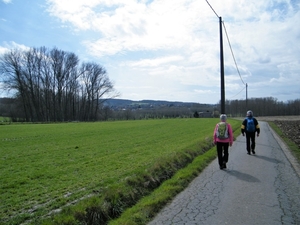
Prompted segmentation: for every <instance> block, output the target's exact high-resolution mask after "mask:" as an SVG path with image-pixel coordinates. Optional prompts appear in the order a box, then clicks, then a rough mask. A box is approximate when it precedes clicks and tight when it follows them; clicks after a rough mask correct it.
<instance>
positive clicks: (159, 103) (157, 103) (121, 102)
mask: <svg viewBox="0 0 300 225" xmlns="http://www.w3.org/2000/svg"><path fill="white" fill-rule="evenodd" d="M103 104H104V105H105V106H110V107H116V106H118V107H128V106H139V105H140V106H146V105H148V106H152V107H155V108H156V107H166V106H167V107H172V106H174V107H193V106H195V105H198V106H199V105H202V106H206V107H207V106H211V107H213V106H214V105H210V104H200V103H196V102H179V101H163V100H140V101H134V100H128V99H106V100H105V102H104V103H103Z"/></svg>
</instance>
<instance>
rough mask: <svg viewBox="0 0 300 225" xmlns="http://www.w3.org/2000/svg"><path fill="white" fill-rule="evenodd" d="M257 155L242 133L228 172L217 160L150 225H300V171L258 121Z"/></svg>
mask: <svg viewBox="0 0 300 225" xmlns="http://www.w3.org/2000/svg"><path fill="white" fill-rule="evenodd" d="M259 123H260V127H261V135H260V136H259V137H258V138H256V154H255V155H248V154H247V152H246V138H245V137H243V136H242V135H240V136H239V137H237V139H236V141H235V142H234V144H233V146H232V147H231V148H230V150H229V161H228V164H227V169H226V170H220V169H219V166H218V162H217V160H214V161H213V162H212V163H211V164H210V165H209V166H208V167H207V168H206V169H205V170H204V171H203V172H202V173H201V174H200V175H199V176H198V177H197V178H196V179H195V180H194V181H193V182H192V183H191V184H190V185H189V186H188V187H187V188H186V189H185V190H184V191H183V192H181V193H180V194H179V195H177V196H176V197H175V199H174V200H173V201H172V202H170V204H168V205H167V206H166V207H165V208H163V209H162V210H161V211H160V213H159V214H158V215H157V216H156V217H155V218H154V219H153V220H152V221H151V222H150V223H149V224H148V225H193V224H197V225H199V224H209V225H217V224H229V225H237V224H242V225H247V224H251V225H252V224H262V225H268V224H270V225H277V224H298V225H300V173H299V164H297V163H296V162H295V160H293V158H292V157H291V156H290V154H288V153H286V151H287V149H286V147H285V146H284V144H283V143H281V142H280V140H279V138H278V136H277V135H276V134H275V133H274V132H273V131H272V130H271V128H270V127H269V126H268V124H267V123H266V122H262V121H259Z"/></svg>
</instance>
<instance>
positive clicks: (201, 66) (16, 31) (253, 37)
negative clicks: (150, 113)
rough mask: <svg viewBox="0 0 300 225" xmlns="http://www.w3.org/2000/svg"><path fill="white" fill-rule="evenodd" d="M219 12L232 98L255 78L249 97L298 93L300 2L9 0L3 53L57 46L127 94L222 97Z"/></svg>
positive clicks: (2, 3)
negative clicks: (90, 65)
mask: <svg viewBox="0 0 300 225" xmlns="http://www.w3.org/2000/svg"><path fill="white" fill-rule="evenodd" d="M208 3H209V4H208ZM210 6H211V7H210ZM219 17H222V20H223V25H224V26H223V44H224V64H225V97H226V99H228V100H235V99H245V98H246V84H248V89H247V90H248V98H256V97H258V98H260V97H273V98H275V99H277V100H278V101H284V102H285V101H288V100H295V99H299V98H300V25H299V21H300V1H299V0H264V1H257V0H226V1H220V0H209V1H206V0H126V1H125V0H34V1H32V0H0V32H1V35H0V54H2V53H4V52H5V51H6V50H10V49H14V48H26V47H41V46H46V47H47V48H49V49H51V48H53V47H57V48H58V49H60V50H64V51H69V52H73V53H75V54H76V55H78V56H79V58H80V60H81V61H88V62H96V63H98V64H100V65H102V66H103V67H104V68H105V69H106V70H107V72H108V76H109V78H110V79H111V80H112V81H113V82H114V86H115V89H116V90H117V91H118V92H120V94H121V96H120V97H119V98H122V99H131V100H143V99H152V100H168V101H184V102H199V103H211V104H214V103H218V102H219V100H220V95H221V94H220V37H219ZM225 31H226V32H225ZM226 33H227V35H228V39H229V42H228V39H227V35H226ZM230 46H231V49H232V51H231V49H230ZM232 52H233V54H232ZM233 56H234V57H233ZM234 59H235V60H234ZM235 62H236V63H235ZM5 94H6V93H3V92H1V90H0V95H1V96H4V95H5Z"/></svg>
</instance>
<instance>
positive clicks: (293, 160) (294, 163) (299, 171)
mask: <svg viewBox="0 0 300 225" xmlns="http://www.w3.org/2000/svg"><path fill="white" fill-rule="evenodd" d="M266 124H267V125H268V127H269V130H270V131H271V133H272V135H273V137H274V138H275V139H276V141H277V143H278V144H279V145H280V147H281V149H282V151H283V152H284V154H285V156H286V157H287V159H288V160H289V162H290V163H291V165H292V167H293V168H294V170H295V172H296V173H297V174H298V177H300V165H299V163H298V161H297V159H296V158H295V157H294V156H293V154H292V153H291V150H290V149H289V147H288V146H287V144H286V143H285V142H284V140H283V139H282V138H281V137H280V136H279V135H278V134H277V133H276V132H275V131H274V130H273V129H272V128H271V126H270V125H269V123H266Z"/></svg>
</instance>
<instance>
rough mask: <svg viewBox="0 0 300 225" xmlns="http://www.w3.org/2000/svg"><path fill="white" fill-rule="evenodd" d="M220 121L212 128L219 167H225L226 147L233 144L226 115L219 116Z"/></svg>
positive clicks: (226, 159)
mask: <svg viewBox="0 0 300 225" xmlns="http://www.w3.org/2000/svg"><path fill="white" fill-rule="evenodd" d="M220 120H221V122H219V123H217V125H216V127H215V130H214V144H215V145H217V152H218V162H219V166H220V169H221V170H222V169H225V168H227V167H226V163H227V162H228V156H229V153H228V148H229V146H230V147H231V146H232V144H233V133H232V128H231V125H230V124H229V123H227V122H226V120H227V116H226V115H225V114H222V115H221V116H220Z"/></svg>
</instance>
